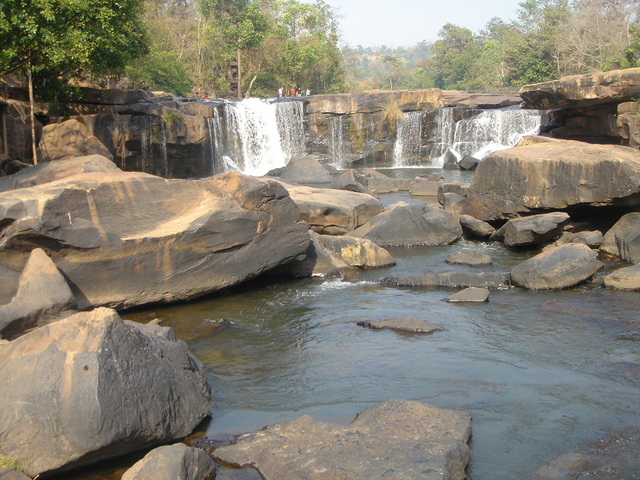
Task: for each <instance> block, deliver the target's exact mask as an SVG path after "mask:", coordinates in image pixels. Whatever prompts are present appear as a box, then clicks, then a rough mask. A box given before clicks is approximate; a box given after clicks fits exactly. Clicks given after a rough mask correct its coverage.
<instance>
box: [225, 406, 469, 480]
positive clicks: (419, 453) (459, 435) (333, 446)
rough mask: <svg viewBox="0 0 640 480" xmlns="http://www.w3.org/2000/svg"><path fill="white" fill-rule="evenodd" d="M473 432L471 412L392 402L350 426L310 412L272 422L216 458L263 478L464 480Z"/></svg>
mask: <svg viewBox="0 0 640 480" xmlns="http://www.w3.org/2000/svg"><path fill="white" fill-rule="evenodd" d="M470 434H471V418H470V417H469V415H467V414H466V413H462V412H458V411H454V410H446V409H441V408H436V407H433V406H431V405H426V404H424V403H420V402H413V401H406V400H389V401H386V402H382V403H379V404H377V405H375V406H374V407H372V408H369V409H367V410H365V411H363V412H361V413H360V414H359V415H358V416H357V418H356V419H355V420H354V421H353V422H352V423H351V424H349V425H347V426H341V425H335V424H331V423H323V422H317V421H315V420H313V419H312V418H311V417H309V416H307V415H303V416H301V417H298V418H296V419H294V420H291V421H288V422H284V423H280V424H276V425H270V426H268V427H266V428H265V429H264V430H261V431H259V432H257V433H251V434H245V435H241V436H240V437H239V438H238V440H237V442H236V444H234V445H229V446H226V447H221V448H218V449H217V450H215V452H214V453H213V456H214V458H215V459H217V460H220V461H223V462H227V463H230V464H233V465H237V466H240V467H245V466H250V465H251V466H255V467H256V468H257V469H258V470H259V471H260V473H261V475H262V476H263V478H264V479H265V480H300V479H305V478H306V479H313V480H376V479H380V480H382V479H391V478H393V479H394V480H416V479H421V480H443V479H449V480H462V479H463V478H464V477H465V468H466V465H467V463H468V462H469V447H468V446H467V442H468V440H469V437H470Z"/></svg>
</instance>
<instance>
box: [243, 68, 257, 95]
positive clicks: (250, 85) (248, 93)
mask: <svg viewBox="0 0 640 480" xmlns="http://www.w3.org/2000/svg"><path fill="white" fill-rule="evenodd" d="M257 78H258V74H257V73H256V74H255V75H254V76H253V78H252V79H251V82H249V88H248V89H247V93H246V96H247V97H249V96H251V89H252V88H253V82H255V81H256V79H257Z"/></svg>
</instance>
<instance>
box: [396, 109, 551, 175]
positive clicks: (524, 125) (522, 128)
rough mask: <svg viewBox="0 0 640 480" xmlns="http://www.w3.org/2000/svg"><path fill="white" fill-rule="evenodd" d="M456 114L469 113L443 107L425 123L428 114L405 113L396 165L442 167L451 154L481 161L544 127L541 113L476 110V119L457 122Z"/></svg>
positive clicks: (400, 121)
mask: <svg viewBox="0 0 640 480" xmlns="http://www.w3.org/2000/svg"><path fill="white" fill-rule="evenodd" d="M456 111H458V112H460V113H462V114H463V115H464V114H465V113H467V112H468V111H467V112H465V110H463V109H456V108H440V109H438V110H437V111H436V112H435V118H434V119H433V121H432V122H431V123H425V121H424V115H425V114H426V113H425V112H408V113H405V114H404V116H403V117H402V118H401V119H400V120H399V121H398V131H397V135H396V142H395V144H394V151H393V157H394V164H395V166H397V167H407V166H418V165H419V166H431V165H433V166H442V164H443V163H444V157H445V154H446V153H447V151H451V152H452V153H453V154H454V155H455V156H456V157H457V158H458V159H461V158H462V157H464V156H465V155H470V156H472V157H475V158H478V159H480V160H481V159H483V158H484V157H486V156H488V155H489V154H491V153H493V152H495V151H496V150H502V149H504V148H510V147H513V146H514V145H515V144H517V143H518V142H519V141H520V140H521V139H522V137H523V136H525V135H536V134H538V133H539V131H540V125H541V124H542V113H541V112H540V111H538V110H523V109H520V108H518V107H510V108H503V109H494V110H472V111H471V112H473V116H471V117H469V118H463V119H461V120H457V121H456V115H455V113H456ZM425 125H428V128H427V129H425Z"/></svg>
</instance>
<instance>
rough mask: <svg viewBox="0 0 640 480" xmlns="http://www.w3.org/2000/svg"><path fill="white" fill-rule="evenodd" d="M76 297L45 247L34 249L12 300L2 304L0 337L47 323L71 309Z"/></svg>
mask: <svg viewBox="0 0 640 480" xmlns="http://www.w3.org/2000/svg"><path fill="white" fill-rule="evenodd" d="M75 306H76V299H75V298H74V296H73V293H71V289H70V288H69V285H67V282H66V281H65V279H64V277H63V276H62V275H61V274H60V272H59V271H58V269H57V268H56V266H55V264H54V263H53V262H52V261H51V259H50V258H49V257H48V256H47V254H46V253H44V250H42V249H41V248H36V249H34V250H32V251H31V254H30V255H29V258H28V259H27V263H26V265H25V266H24V270H23V271H22V274H21V275H20V279H19V281H18V291H17V293H16V295H15V296H14V297H13V299H12V300H11V302H10V303H8V304H6V305H0V338H2V337H4V338H8V337H10V336H14V335H16V334H19V333H20V332H23V331H25V330H26V329H28V328H31V327H34V326H35V325H38V324H43V323H47V322H48V321H50V320H54V319H56V318H57V315H58V314H60V313H61V312H64V311H67V310H73V309H74V308H75Z"/></svg>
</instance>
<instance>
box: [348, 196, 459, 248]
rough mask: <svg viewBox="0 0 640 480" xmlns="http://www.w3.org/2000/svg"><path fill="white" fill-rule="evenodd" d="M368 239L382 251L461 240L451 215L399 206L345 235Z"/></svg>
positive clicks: (418, 206) (429, 209)
mask: <svg viewBox="0 0 640 480" xmlns="http://www.w3.org/2000/svg"><path fill="white" fill-rule="evenodd" d="M348 235H349V236H352V237H361V238H368V239H369V240H372V241H373V242H374V243H376V244H378V245H380V246H381V247H390V246H398V245H448V244H450V243H453V242H455V241H456V240H458V239H459V238H460V237H461V236H462V227H460V223H459V222H458V220H457V219H456V217H455V216H453V215H452V214H451V213H449V212H446V211H444V210H443V209H441V208H437V207H430V206H427V205H400V206H397V207H395V208H392V209H390V210H387V211H386V212H384V213H381V214H379V215H377V216H376V217H374V218H373V219H372V220H370V221H368V222H367V223H365V224H364V225H362V226H361V227H360V228H357V229H356V230H354V231H353V232H350V233H349V234H348Z"/></svg>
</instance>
